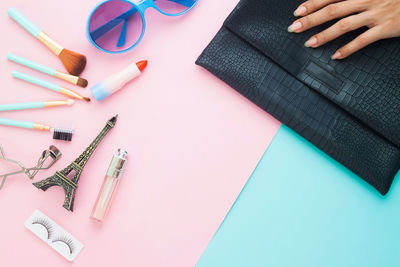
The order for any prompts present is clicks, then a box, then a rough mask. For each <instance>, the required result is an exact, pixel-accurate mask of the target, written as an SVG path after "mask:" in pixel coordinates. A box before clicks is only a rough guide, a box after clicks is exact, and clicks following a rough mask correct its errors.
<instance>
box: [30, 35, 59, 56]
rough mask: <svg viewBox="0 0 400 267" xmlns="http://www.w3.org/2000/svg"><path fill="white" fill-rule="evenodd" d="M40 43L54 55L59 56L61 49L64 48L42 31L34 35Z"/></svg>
mask: <svg viewBox="0 0 400 267" xmlns="http://www.w3.org/2000/svg"><path fill="white" fill-rule="evenodd" d="M36 38H37V39H38V40H39V41H40V42H41V43H42V44H44V45H45V46H47V47H48V48H49V49H50V50H51V52H53V53H54V54H55V55H56V56H59V55H60V53H61V51H62V50H63V49H64V47H62V46H61V45H59V44H57V43H56V42H55V41H54V40H53V39H51V38H50V36H48V35H47V34H45V33H44V32H41V33H39V34H38V36H37V37H36Z"/></svg>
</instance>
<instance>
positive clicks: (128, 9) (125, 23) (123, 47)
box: [87, 0, 198, 53]
mask: <svg viewBox="0 0 400 267" xmlns="http://www.w3.org/2000/svg"><path fill="white" fill-rule="evenodd" d="M197 1H198V0H142V1H140V2H139V3H137V4H135V3H132V2H130V1H127V0H108V1H105V2H103V3H101V4H100V5H98V6H97V7H96V8H95V9H94V10H93V12H92V13H91V14H90V17H89V21H88V25H87V31H88V35H89V39H90V41H91V42H92V43H93V45H94V46H96V47H97V48H98V49H100V50H102V51H104V52H107V53H123V52H126V51H129V50H131V49H132V48H134V47H135V46H137V45H138V44H139V42H140V41H141V40H142V38H143V35H144V32H145V29H146V21H145V17H144V11H145V10H146V9H148V8H150V7H152V8H154V9H156V10H157V11H159V12H160V13H162V14H164V15H167V16H180V15H183V14H185V13H186V12H188V11H189V10H191V9H192V8H193V7H194V6H195V5H196V3H197Z"/></svg>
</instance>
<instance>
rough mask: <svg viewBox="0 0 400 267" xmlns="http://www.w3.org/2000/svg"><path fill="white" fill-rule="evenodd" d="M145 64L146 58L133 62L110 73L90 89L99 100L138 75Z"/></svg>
mask: <svg viewBox="0 0 400 267" xmlns="http://www.w3.org/2000/svg"><path fill="white" fill-rule="evenodd" d="M146 66H147V60H142V61H139V62H137V63H133V64H131V65H129V66H128V67H126V68H125V69H123V70H121V71H120V72H117V73H114V74H112V75H111V76H110V77H108V78H107V79H106V80H105V81H103V82H101V83H98V84H96V85H95V86H93V87H92V88H90V91H91V92H92V94H93V96H94V98H95V99H96V100H97V101H101V100H103V99H105V98H107V97H108V96H110V95H112V94H114V93H115V92H117V91H118V90H120V89H121V88H122V87H124V86H125V84H127V83H128V82H129V81H131V80H133V79H134V78H136V77H138V76H139V75H140V74H142V72H143V71H144V69H145V68H146Z"/></svg>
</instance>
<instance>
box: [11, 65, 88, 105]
mask: <svg viewBox="0 0 400 267" xmlns="http://www.w3.org/2000/svg"><path fill="white" fill-rule="evenodd" d="M12 76H14V77H15V78H18V79H21V80H24V81H27V82H30V83H33V84H36V85H39V86H42V87H44V88H47V89H50V90H53V91H55V92H58V93H60V94H63V95H66V96H68V97H71V98H76V99H79V100H85V101H87V102H90V98H88V97H84V96H81V95H80V94H78V93H76V92H74V91H72V90H70V89H67V88H64V87H61V86H60V85H57V84H54V83H51V82H48V81H45V80H42V79H39V78H36V77H33V76H30V75H28V74H24V73H22V72H19V71H13V72H12Z"/></svg>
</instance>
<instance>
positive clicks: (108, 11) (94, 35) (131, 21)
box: [89, 0, 143, 52]
mask: <svg viewBox="0 0 400 267" xmlns="http://www.w3.org/2000/svg"><path fill="white" fill-rule="evenodd" d="M142 32H143V20H142V16H141V15H140V12H139V11H138V10H137V7H136V6H135V5H133V4H131V3H129V2H126V1H122V0H111V1H107V2H105V3H103V4H102V5H100V6H99V7H98V8H97V9H96V10H95V11H94V12H93V14H92V16H91V17H90V21H89V35H90V38H91V39H92V41H93V42H95V43H96V45H98V46H99V47H100V48H102V49H104V50H107V51H110V52H118V51H123V50H126V49H128V48H130V47H132V46H134V45H135V44H136V43H137V42H138V41H139V39H140V36H141V35H142Z"/></svg>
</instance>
